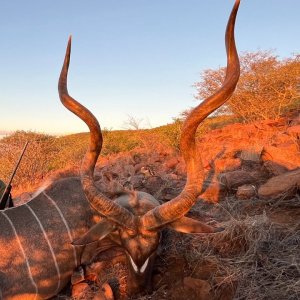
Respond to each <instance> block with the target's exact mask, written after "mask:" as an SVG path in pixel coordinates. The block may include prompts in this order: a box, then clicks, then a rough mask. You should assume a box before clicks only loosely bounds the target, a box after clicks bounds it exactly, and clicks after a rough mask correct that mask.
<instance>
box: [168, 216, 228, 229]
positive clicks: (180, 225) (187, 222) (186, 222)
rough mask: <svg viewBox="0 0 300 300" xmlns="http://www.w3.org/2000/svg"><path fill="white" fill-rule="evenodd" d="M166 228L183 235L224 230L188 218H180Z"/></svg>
mask: <svg viewBox="0 0 300 300" xmlns="http://www.w3.org/2000/svg"><path fill="white" fill-rule="evenodd" d="M168 227H169V228H171V229H174V230H175V231H178V232H183V233H216V232H220V231H223V230H224V228H221V227H217V228H215V227H212V226H209V225H206V224H204V223H202V222H200V221H197V220H194V219H191V218H188V217H181V218H180V219H178V220H176V221H174V222H172V223H169V224H168Z"/></svg>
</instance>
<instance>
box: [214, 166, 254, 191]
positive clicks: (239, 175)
mask: <svg viewBox="0 0 300 300" xmlns="http://www.w3.org/2000/svg"><path fill="white" fill-rule="evenodd" d="M220 181H221V183H222V184H224V185H225V186H226V187H227V188H228V189H236V188H238V187H239V186H242V185H244V184H255V183H256V181H257V179H256V178H255V177H254V176H252V175H251V174H250V173H249V172H246V171H243V170H237V171H232V172H227V173H223V174H222V175H221V176H220Z"/></svg>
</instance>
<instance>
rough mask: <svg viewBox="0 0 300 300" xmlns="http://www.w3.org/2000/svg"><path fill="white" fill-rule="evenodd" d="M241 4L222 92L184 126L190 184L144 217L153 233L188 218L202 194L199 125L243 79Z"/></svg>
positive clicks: (230, 26)
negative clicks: (238, 45) (239, 33)
mask: <svg viewBox="0 0 300 300" xmlns="http://www.w3.org/2000/svg"><path fill="white" fill-rule="evenodd" d="M239 4H240V1H239V0H236V2H235V4H234V6H233V8H232V11H231V14H230V16H229V19H228V23H227V27H226V32H225V44H226V53H227V68H226V76H225V79H224V82H223V84H222V86H221V88H220V89H219V90H217V91H216V92H215V93H214V94H213V95H212V96H210V97H208V98H207V99H205V100H204V101H203V102H201V103H200V104H199V105H198V106H196V107H195V108H194V109H193V110H192V112H191V113H190V114H189V116H188V117H187V118H186V120H185V122H184V124H183V128H182V133H181V138H180V150H181V154H182V156H183V158H184V160H185V162H186V168H187V182H186V185H185V187H184V189H183V191H182V192H181V194H180V195H179V196H177V197H175V198H174V199H172V200H170V201H169V202H166V203H164V204H162V205H160V206H158V207H155V208H154V209H152V210H151V211H149V212H147V213H146V214H145V215H144V216H143V217H142V219H141V223H142V224H143V226H144V227H145V228H147V229H149V230H152V229H156V228H159V227H161V226H163V225H165V224H168V223H170V222H172V221H175V220H176V219H179V218H181V217H182V216H184V215H185V214H186V213H187V212H188V211H189V210H190V209H191V207H192V206H193V205H194V204H195V202H196V201H197V198H198V197H199V195H200V194H201V190H202V183H203V176H204V174H203V166H202V160H201V155H199V154H198V153H197V149H196V141H195V135H196V131H197V128H198V126H199V124H200V123H201V122H202V121H203V120H204V119H205V118H206V117H207V116H208V115H209V114H211V113H212V112H213V111H215V110H216V109H217V108H219V107H220V106H221V105H222V104H224V103H225V102H226V101H227V100H228V99H229V98H230V97H231V95H232V94H233V92H234V90H235V88H236V85H237V82H238V80H239V76H240V64H239V58H238V54H237V50H236V45H235V38H234V27H235V20H236V15H237V11H238V8H239Z"/></svg>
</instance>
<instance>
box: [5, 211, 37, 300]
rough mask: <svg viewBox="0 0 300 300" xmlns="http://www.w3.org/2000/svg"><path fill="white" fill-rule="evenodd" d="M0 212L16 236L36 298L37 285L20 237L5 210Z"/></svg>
mask: <svg viewBox="0 0 300 300" xmlns="http://www.w3.org/2000/svg"><path fill="white" fill-rule="evenodd" d="M0 212H1V213H2V215H3V216H4V217H5V218H6V219H7V221H8V222H9V224H10V226H11V228H12V230H13V232H14V234H15V236H16V241H17V243H18V244H19V246H20V249H21V252H22V254H23V256H24V260H25V263H26V266H27V269H28V275H29V278H30V281H31V283H32V285H33V286H34V289H35V298H34V299H36V298H37V295H38V287H37V285H36V283H35V281H34V279H33V276H32V273H31V270H30V265H29V262H28V258H27V256H26V253H25V251H24V248H23V246H22V244H21V241H20V238H19V236H18V233H17V231H16V228H15V226H14V224H13V222H12V221H11V220H10V218H9V216H8V215H6V214H5V211H0Z"/></svg>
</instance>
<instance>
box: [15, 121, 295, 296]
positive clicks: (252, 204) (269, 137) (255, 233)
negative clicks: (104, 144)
mask: <svg viewBox="0 0 300 300" xmlns="http://www.w3.org/2000/svg"><path fill="white" fill-rule="evenodd" d="M299 138H300V120H299V119H298V118H297V116H294V117H292V118H289V119H287V118H283V119H279V120H275V121H265V122H258V123H254V124H250V125H243V124H233V125H228V126H226V127H224V128H222V129H217V130H214V131H211V132H209V133H207V134H206V135H204V136H203V137H202V138H200V139H199V151H200V152H201V155H202V159H203V166H204V170H205V181H204V183H203V194H202V195H201V197H200V198H199V201H198V203H197V204H196V205H195V206H194V207H193V209H192V210H191V212H190V215H191V216H193V217H194V218H196V219H199V220H202V221H204V222H210V221H211V220H216V221H217V222H219V223H220V225H221V226H223V227H225V230H224V231H223V232H220V233H217V234H210V235H195V234H194V235H184V234H179V233H175V232H172V231H170V230H164V231H163V241H162V245H161V247H160V250H159V256H158V259H157V261H156V265H155V268H154V272H153V279H152V281H153V282H152V283H153V293H152V294H148V295H138V296H137V297H136V298H134V299H178V300H179V299H205V300H209V299H223V300H225V299H228V300H229V299H299V295H300V251H299V249H300V218H299V217H300V196H299V194H298V189H299V185H300V168H299V167H300V155H299V154H300V153H299V143H300V140H299ZM185 176H186V174H185V165H184V162H183V161H182V159H181V158H180V156H179V155H177V154H175V153H173V152H171V151H170V152H167V151H165V150H163V151H161V150H158V151H157V152H154V151H148V152H147V151H144V150H143V151H142V150H141V151H138V150H135V151H134V152H130V153H125V154H124V153H123V154H119V155H115V156H111V157H109V158H101V159H100V161H99V163H98V165H97V170H96V173H95V180H96V181H97V184H98V186H99V188H101V189H102V190H103V191H104V192H105V193H106V194H107V195H109V196H110V197H112V198H113V197H114V195H115V194H116V193H118V192H119V191H122V190H123V189H124V188H126V189H136V190H141V191H146V192H148V193H150V194H152V195H154V196H155V197H156V198H157V199H159V200H160V201H161V202H165V201H168V200H170V199H172V198H173V197H175V196H176V195H178V194H179V193H180V191H181V190H182V188H183V186H184V184H185V179H186V177H185ZM21 198H22V197H21ZM79 277H80V276H79ZM115 278H119V279H120V280H121V284H124V285H125V286H126V264H125V260H124V255H123V253H122V250H121V249H115V250H114V251H110V252H109V253H105V254H103V253H102V254H99V255H97V256H96V257H95V258H94V260H93V262H91V264H90V265H88V266H85V271H84V273H83V274H81V277H80V278H79V279H78V278H77V279H76V280H75V281H76V284H74V285H73V286H72V285H71V284H70V285H69V286H68V287H67V288H66V290H65V291H63V292H62V293H61V294H60V295H58V296H57V297H56V298H55V299H69V298H70V297H74V298H76V299H95V300H96V299H113V293H114V295H117V294H118V291H117V290H118V289H117V284H116V282H115ZM75 281H73V283H75ZM111 288H112V290H113V291H112V290H111ZM72 294H73V296H72Z"/></svg>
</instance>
